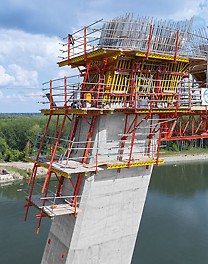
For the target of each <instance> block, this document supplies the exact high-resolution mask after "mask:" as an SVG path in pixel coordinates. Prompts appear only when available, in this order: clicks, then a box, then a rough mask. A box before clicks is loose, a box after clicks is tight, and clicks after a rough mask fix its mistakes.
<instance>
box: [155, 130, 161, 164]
mask: <svg viewBox="0 0 208 264" xmlns="http://www.w3.org/2000/svg"><path fill="white" fill-rule="evenodd" d="M161 139H162V129H161V125H160V132H159V138H158V145H157V158H156V165H158V161H159V157H160V145H161Z"/></svg>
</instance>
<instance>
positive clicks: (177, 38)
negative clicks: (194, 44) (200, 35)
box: [174, 30, 180, 63]
mask: <svg viewBox="0 0 208 264" xmlns="http://www.w3.org/2000/svg"><path fill="white" fill-rule="evenodd" d="M179 36H180V30H177V31H176V45H175V55H174V63H176V59H177V55H178V41H179Z"/></svg>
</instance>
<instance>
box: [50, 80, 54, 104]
mask: <svg viewBox="0 0 208 264" xmlns="http://www.w3.org/2000/svg"><path fill="white" fill-rule="evenodd" d="M52 92H53V81H52V80H50V109H52V108H53V94H52Z"/></svg>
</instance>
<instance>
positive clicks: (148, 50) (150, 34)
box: [146, 24, 152, 60]
mask: <svg viewBox="0 0 208 264" xmlns="http://www.w3.org/2000/svg"><path fill="white" fill-rule="evenodd" d="M151 40H152V24H150V30H149V37H148V42H147V53H146V60H148V58H149V53H150V43H151Z"/></svg>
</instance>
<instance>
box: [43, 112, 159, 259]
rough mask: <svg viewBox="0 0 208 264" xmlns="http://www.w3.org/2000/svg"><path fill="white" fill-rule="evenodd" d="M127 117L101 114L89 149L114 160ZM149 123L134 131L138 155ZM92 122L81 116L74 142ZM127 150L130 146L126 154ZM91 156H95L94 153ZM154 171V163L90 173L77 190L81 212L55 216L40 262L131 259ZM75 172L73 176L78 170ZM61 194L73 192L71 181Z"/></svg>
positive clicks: (103, 157)
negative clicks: (140, 129)
mask: <svg viewBox="0 0 208 264" xmlns="http://www.w3.org/2000/svg"><path fill="white" fill-rule="evenodd" d="M124 117H125V115H124V113H117V114H114V115H106V116H99V117H97V120H96V124H95V129H94V133H93V142H94V144H93V148H92V152H91V153H90V154H89V155H92V156H93V153H94V152H95V151H97V150H99V152H98V154H99V161H104V160H105V161H112V162H115V161H116V159H117V158H118V157H116V154H115V150H113V149H114V148H116V147H117V146H118V144H119V139H120V138H121V137H122V135H121V131H123V126H124ZM143 117H144V116H140V117H139V118H140V120H142V118H143ZM133 119H134V115H132V116H130V117H129V121H128V122H129V123H128V125H129V126H130V125H131V122H132V120H133ZM155 120H156V119H155ZM147 123H148V121H145V124H144V126H143V127H144V128H143V130H142V133H143V136H141V134H140V133H138V135H136V139H135V146H134V149H133V157H135V158H136V157H137V158H138V157H139V156H140V157H141V158H142V154H141V153H143V155H144V154H145V146H146V144H147V142H146V140H145V136H144V135H146V133H149V129H150V128H149V127H148V125H147ZM88 126H89V125H88V123H87V122H86V121H85V120H84V119H82V120H81V121H80V123H79V127H78V132H77V133H76V134H77V135H76V137H75V142H77V141H78V138H79V141H80V142H83V141H84V139H85V140H86V134H87V131H88V129H89V128H88ZM77 147H78V146H77ZM79 147H80V146H79ZM138 153H139V154H138ZM73 155H74V157H79V156H81V150H78V151H76V147H75V150H74V154H73ZM128 155H129V150H128V151H127V150H126V151H125V152H124V154H123V158H124V159H125V157H127V156H128ZM117 156H118V154H117ZM91 162H92V163H93V162H95V161H94V159H93V158H92V159H91V161H90V163H91ZM151 173H152V165H150V166H148V167H146V166H141V167H131V168H124V169H121V170H120V171H118V170H117V169H113V170H108V169H104V170H102V171H99V173H98V174H95V173H94V172H89V173H88V174H86V176H84V178H83V181H82V185H81V189H80V193H79V195H80V196H81V199H80V204H79V212H78V214H77V216H76V217H74V216H73V215H71V216H69V215H65V216H58V217H56V218H55V219H54V221H53V223H52V226H51V230H50V233H49V236H48V243H47V244H46V248H45V252H44V256H43V259H42V264H49V263H50V264H53V263H54V264H58V263H70V264H71V263H73V264H82V263H92V264H106V263H108V264H110V263H112V264H121V263H123V264H128V263H131V259H132V255H133V250H134V245H135V242H136V238H137V233H138V229H139V225H140V221H141V217H142V212H143V207H144V203H145V198H146V194H147V190H148V185H149V181H150V177H151ZM71 177H72V181H73V180H74V179H76V177H77V175H76V174H74V175H71ZM63 195H73V188H72V187H71V185H70V184H69V181H65V183H64V189H63Z"/></svg>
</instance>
